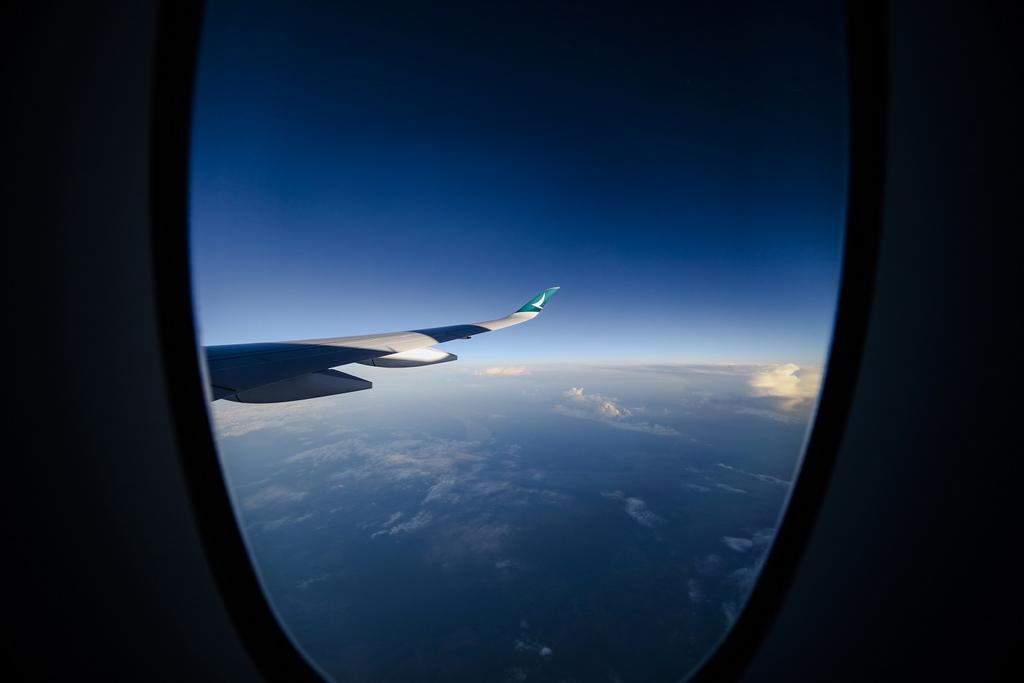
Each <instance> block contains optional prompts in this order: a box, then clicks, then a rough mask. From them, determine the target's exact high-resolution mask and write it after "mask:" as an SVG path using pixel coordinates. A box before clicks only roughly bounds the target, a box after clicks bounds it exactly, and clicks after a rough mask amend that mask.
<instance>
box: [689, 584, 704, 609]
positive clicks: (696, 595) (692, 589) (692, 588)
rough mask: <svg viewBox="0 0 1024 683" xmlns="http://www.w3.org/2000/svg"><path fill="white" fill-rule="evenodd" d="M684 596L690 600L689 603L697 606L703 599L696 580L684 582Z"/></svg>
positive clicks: (702, 592) (702, 593)
mask: <svg viewBox="0 0 1024 683" xmlns="http://www.w3.org/2000/svg"><path fill="white" fill-rule="evenodd" d="M686 594H687V596H688V597H689V598H690V602H692V603H693V604H697V603H698V602H701V601H702V600H703V599H704V591H703V590H701V587H700V583H698V582H697V579H689V580H687V582H686Z"/></svg>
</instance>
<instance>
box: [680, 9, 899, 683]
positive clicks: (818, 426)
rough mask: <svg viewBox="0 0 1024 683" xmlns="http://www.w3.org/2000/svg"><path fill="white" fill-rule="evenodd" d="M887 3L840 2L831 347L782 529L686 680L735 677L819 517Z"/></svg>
mask: <svg viewBox="0 0 1024 683" xmlns="http://www.w3.org/2000/svg"><path fill="white" fill-rule="evenodd" d="M885 16H886V7H885V3H883V2H877V1H872V2H858V1H856V0H850V1H849V2H847V6H846V49H847V75H848V93H847V94H848V101H849V117H850V118H849V130H850V138H849V176H848V190H847V210H846V230H845V244H844V250H843V261H842V272H841V274H840V286H839V297H838V300H837V305H836V314H835V325H834V328H833V333H832V344H831V347H830V349H829V354H828V359H827V364H826V366H825V370H826V371H825V375H824V381H823V383H822V387H821V394H820V396H819V398H818V406H817V411H816V414H815V417H814V423H813V426H812V428H811V431H810V434H809V437H808V439H807V446H806V448H805V450H804V455H803V459H802V463H801V467H800V472H799V475H798V476H797V477H796V480H795V482H796V483H795V484H794V487H793V491H792V493H791V495H790V498H789V501H788V503H787V506H786V509H785V512H784V517H783V521H782V523H781V524H780V525H779V529H778V531H777V533H776V536H775V539H774V542H773V543H772V547H771V550H770V551H769V553H768V555H767V557H766V558H765V562H764V565H763V566H762V569H761V573H760V576H759V577H758V580H757V582H756V583H755V585H754V588H753V590H752V592H751V594H750V596H749V598H748V599H747V602H746V604H745V605H744V607H743V610H742V612H741V613H740V615H739V617H738V618H737V620H736V622H735V623H734V624H733V625H732V627H731V629H730V630H729V632H728V633H727V634H726V635H725V637H724V638H723V640H722V641H721V642H720V643H719V645H718V647H717V648H716V649H715V650H713V651H712V652H711V653H710V654H709V655H708V657H707V659H705V660H704V663H703V664H702V665H701V666H700V667H699V668H698V669H697V670H696V671H695V672H694V673H693V675H692V676H691V677H690V678H689V683H709V682H710V681H734V680H738V679H740V678H741V677H742V676H743V674H744V672H745V671H746V670H747V668H748V667H749V665H750V663H751V662H752V661H753V659H754V657H755V655H756V654H757V651H758V648H759V647H760V645H761V643H762V642H763V641H764V639H765V637H766V636H767V634H768V632H769V630H770V629H771V627H772V625H773V623H774V622H775V619H776V617H777V616H778V614H779V611H780V610H781V608H782V605H783V602H784V601H785V599H786V595H787V593H788V591H789V588H790V585H791V584H792V582H793V579H794V577H795V576H796V573H797V570H798V568H799V565H800V561H801V559H802V558H803V555H804V551H805V550H806V548H807V545H808V542H809V541H810V538H811V534H812V533H813V531H814V527H815V525H816V523H817V520H818V513H819V512H820V510H821V506H822V502H823V501H824V499H825V495H826V493H827V491H828V486H829V482H830V480H831V478H832V471H833V468H834V466H835V462H836V458H837V456H838V452H839V446H840V444H841V442H842V439H843V433H844V430H845V428H846V421H847V416H848V415H849V412H850V406H851V404H852V403H853V397H854V392H855V390H856V385H857V377H858V374H859V371H860V365H861V357H862V355H863V351H864V345H865V341H866V338H867V330H868V323H869V318H870V312H871V303H872V298H873V294H874V283H875V266H876V263H877V260H878V245H879V239H880V236H881V226H882V211H883V203H884V189H885V188H884V186H885V169H886V151H887V145H886V132H887V125H886V115H887V111H888V108H887V86H888V84H887V79H886V66H887V57H886V47H885V46H886V40H887V38H888V35H887V31H886V21H885Z"/></svg>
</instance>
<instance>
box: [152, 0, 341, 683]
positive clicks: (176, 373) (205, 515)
mask: <svg viewBox="0 0 1024 683" xmlns="http://www.w3.org/2000/svg"><path fill="white" fill-rule="evenodd" d="M202 17H203V3H202V2H201V1H195V0H188V1H184V2H170V1H165V2H163V3H161V7H160V12H159V19H158V25H157V43H156V56H155V73H154V78H153V92H152V95H151V107H152V114H151V120H150V125H151V129H150V186H149V188H150V226H151V232H152V234H151V238H152V244H151V248H152V259H153V271H154V274H155V283H154V284H155V291H156V312H157V319H158V325H159V335H160V339H161V342H162V346H163V348H162V354H163V362H164V382H165V385H166V387H167V392H168V397H169V399H170V405H171V411H172V420H173V423H174V430H175V433H176V436H177V449H178V454H179V458H180V462H181V467H182V471H183V475H184V479H185V483H186V487H187V489H188V493H189V498H190V503H191V507H192V511H193V514H194V515H195V518H196V524H197V530H198V533H199V536H200V540H201V543H202V546H203V550H204V553H205V556H206V560H207V562H208V563H209V565H210V570H211V573H212V574H213V577H214V580H215V581H216V584H217V587H218V589H219V591H220V596H221V599H222V600H223V603H224V606H225V608H226V610H227V612H228V614H229V615H230V618H231V621H232V623H233V624H234V627H235V629H236V630H237V632H238V636H239V637H240V639H241V640H242V643H243V645H244V646H245V648H246V650H247V651H248V653H249V656H250V657H251V658H252V660H253V662H255V664H256V666H257V668H258V669H259V670H260V672H261V673H262V674H263V676H264V677H265V678H267V679H268V680H273V681H296V682H301V681H322V680H323V679H322V678H321V676H320V675H319V674H318V673H317V672H316V671H315V670H314V669H313V667H312V666H311V664H310V663H309V662H308V661H307V660H306V658H305V657H304V656H303V655H302V654H301V653H300V652H299V651H298V649H297V648H296V647H295V645H294V644H293V643H292V641H291V640H290V639H289V637H288V635H287V634H286V633H285V631H284V630H283V628H282V627H281V625H280V624H279V623H278V620H277V618H276V616H275V615H274V613H273V611H272V609H271V607H270V604H269V603H268V601H267V598H266V596H265V595H264V593H263V589H262V588H261V586H260V582H259V578H258V577H257V575H256V571H255V569H254V568H253V566H252V563H251V561H250V559H249V554H248V551H247V549H246V547H245V542H244V540H243V538H242V534H241V531H240V529H239V527H238V522H237V521H236V519H235V514H234V511H233V509H232V506H231V500H230V497H229V494H228V489H227V484H226V482H225V480H224V476H223V473H222V472H221V469H220V461H219V458H218V457H217V450H216V444H215V443H214V438H213V432H212V430H211V424H210V419H209V415H208V413H207V398H206V389H205V387H204V386H203V381H204V380H203V377H204V374H203V371H202V365H201V364H202V363H203V362H204V361H203V359H202V356H201V350H200V348H199V346H198V338H197V335H196V326H195V320H194V318H193V310H192V281H191V277H192V276H191V269H190V257H189V256H190V255H189V209H188V207H189V201H188V197H189V163H190V162H189V158H190V137H191V124H192V105H193V96H194V87H195V76H196V67H197V59H198V51H199V41H200V35H201V30H202Z"/></svg>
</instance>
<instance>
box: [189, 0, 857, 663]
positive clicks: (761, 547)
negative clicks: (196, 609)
mask: <svg viewBox="0 0 1024 683" xmlns="http://www.w3.org/2000/svg"><path fill="white" fill-rule="evenodd" d="M841 9H842V8H841V4H840V3H827V2H826V3H822V2H788V3H782V5H778V4H775V3H771V4H767V3H750V4H749V5H746V6H742V7H740V6H737V5H732V4H723V3H686V4H680V3H665V4H651V5H646V4H641V5H637V4H635V3H536V4H533V3H530V4H526V3H523V4H518V3H507V4H506V3H488V4H482V3H467V4H464V5H444V6H438V5H437V4H435V3H401V2H399V3H368V4H367V3H362V4H356V3H353V4H352V5H350V6H349V5H346V4H337V3H323V4H318V3H300V4H292V3H252V2H245V3H241V2H231V1H228V0H210V2H208V3H207V7H206V16H205V19H204V28H203V37H202V42H201V47H200V57H199V67H198V77H197V91H196V97H195V110H194V122H193V138H192V157H191V190H190V192H191V199H190V202H191V221H192V227H191V230H192V235H191V240H192V269H193V277H194V285H195V292H196V315H197V321H198V324H199V328H200V332H201V336H202V339H201V342H202V344H203V345H204V347H205V348H206V355H207V361H208V365H209V384H210V399H211V403H210V411H211V415H212V418H213V420H214V424H215V436H216V439H217V444H218V449H219V455H220V458H221V465H222V469H223V473H224V476H225V478H226V482H227V484H228V487H229V489H230V492H231V496H232V500H233V505H234V508H235V511H236V515H237V519H238V523H239V525H240V528H241V529H242V531H243V533H244V537H245V540H246V544H247V546H248V549H249V552H250V554H251V558H252V562H253V564H254V567H255V569H256V571H257V573H258V575H259V578H260V581H261V583H262V586H263V588H264V590H265V593H266V597H267V599H268V601H269V603H270V605H271V606H272V608H273V610H274V613H275V614H276V615H277V617H278V618H279V620H280V622H281V624H282V626H283V627H284V629H285V630H286V631H287V633H288V634H289V636H290V637H291V639H292V640H293V641H294V643H295V644H296V646H297V647H298V648H299V649H300V650H301V651H302V653H303V654H304V655H305V656H306V657H307V658H308V659H309V660H310V661H311V662H312V664H313V665H314V666H315V667H316V668H317V670H319V671H320V672H322V673H323V675H324V676H326V677H327V678H329V679H333V680H358V681H404V680H452V681H591V680H608V681H679V680H682V679H684V678H686V677H687V676H688V675H690V674H691V673H692V672H693V671H694V670H695V669H696V668H697V667H698V665H699V664H700V662H701V661H702V660H703V659H704V658H705V657H707V656H708V654H709V653H710V652H711V651H712V650H713V649H714V648H715V646H716V644H717V643H719V642H720V641H721V639H722V638H723V636H724V635H725V634H726V633H727V631H728V629H729V627H730V625H731V624H732V623H733V622H734V621H735V620H736V619H737V616H738V615H739V614H740V612H741V611H742V610H743V608H744V604H745V600H746V597H747V596H748V595H749V593H750V591H751V589H752V587H753V585H754V583H755V582H756V580H757V577H758V572H759V568H760V567H761V564H762V562H763V561H764V558H765V557H766V554H767V553H768V551H769V549H770V547H771V545H772V539H773V537H774V535H775V534H776V532H777V529H778V528H779V525H780V524H782V523H784V517H783V511H784V507H785V503H786V500H787V497H788V495H789V493H790V491H791V489H792V487H793V485H794V482H795V481H796V478H797V476H798V473H799V463H800V459H801V453H802V448H803V444H804V440H805V435H806V432H807V429H808V425H809V424H810V421H811V418H812V416H813V414H814V408H815V401H816V398H817V395H818V389H819V384H820V382H821V378H822V375H823V372H824V369H825V368H824V362H825V358H826V355H827V352H828V348H829V343H830V338H831V333H832V319H833V315H834V311H835V301H836V296H837V291H838V283H839V276H840V273H839V266H840V261H841V256H842V239H843V220H844V212H845V202H846V162H847V112H846V101H845V98H846V81H845V52H844V44H843V34H842V12H841ZM295 340H300V341H295Z"/></svg>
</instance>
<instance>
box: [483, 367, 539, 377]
mask: <svg viewBox="0 0 1024 683" xmlns="http://www.w3.org/2000/svg"><path fill="white" fill-rule="evenodd" d="M473 374H474V375H482V376H484V377H521V376H523V375H528V374H530V371H529V370H527V369H526V366H525V365H495V366H493V367H490V368H484V369H482V370H477V371H476V372H474V373H473Z"/></svg>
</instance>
